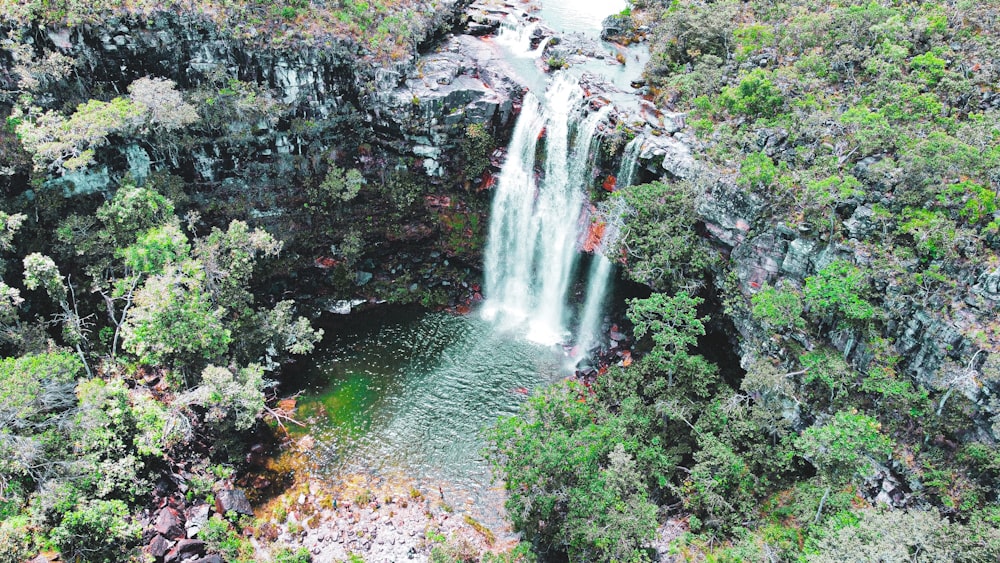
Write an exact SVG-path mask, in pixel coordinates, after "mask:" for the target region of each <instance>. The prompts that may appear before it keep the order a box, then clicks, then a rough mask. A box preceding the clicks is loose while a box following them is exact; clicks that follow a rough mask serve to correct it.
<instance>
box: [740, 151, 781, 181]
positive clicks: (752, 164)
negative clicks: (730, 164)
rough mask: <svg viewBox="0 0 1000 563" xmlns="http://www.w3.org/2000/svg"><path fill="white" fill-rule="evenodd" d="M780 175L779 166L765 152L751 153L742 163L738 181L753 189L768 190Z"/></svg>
mask: <svg viewBox="0 0 1000 563" xmlns="http://www.w3.org/2000/svg"><path fill="white" fill-rule="evenodd" d="M777 176H778V168H777V167H776V166H775V165H774V162H773V161H772V160H771V159H770V158H769V157H768V156H767V154H765V153H763V152H758V153H751V154H748V155H747V157H746V158H745V159H744V160H743V162H742V163H741V164H740V175H739V176H738V177H737V178H736V183H737V184H738V185H740V186H743V187H746V188H749V189H753V190H767V189H768V188H770V187H771V185H772V184H773V183H774V181H775V179H776V178H777Z"/></svg>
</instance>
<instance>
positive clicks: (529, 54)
mask: <svg viewBox="0 0 1000 563" xmlns="http://www.w3.org/2000/svg"><path fill="white" fill-rule="evenodd" d="M537 29H538V24H537V23H529V24H527V25H524V24H522V23H520V22H519V21H517V19H515V18H508V19H505V20H504V21H503V22H501V23H500V33H498V34H497V43H499V44H500V45H503V46H505V47H507V49H508V50H509V51H510V52H511V54H512V55H514V56H515V57H520V58H532V59H534V58H538V57H540V56H541V55H542V52H543V51H545V47H546V46H548V44H549V41H551V40H552V38H551V37H546V38H545V39H542V40H541V42H539V43H538V46H537V47H535V48H534V49H532V48H531V39H532V38H533V37H534V35H535V30H537Z"/></svg>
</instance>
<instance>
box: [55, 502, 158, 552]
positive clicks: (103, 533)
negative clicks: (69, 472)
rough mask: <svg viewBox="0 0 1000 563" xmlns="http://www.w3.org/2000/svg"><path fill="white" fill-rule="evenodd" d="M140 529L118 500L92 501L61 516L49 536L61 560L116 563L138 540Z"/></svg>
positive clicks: (126, 507) (140, 533) (126, 508)
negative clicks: (59, 521) (60, 519)
mask: <svg viewBox="0 0 1000 563" xmlns="http://www.w3.org/2000/svg"><path fill="white" fill-rule="evenodd" d="M141 535H142V529H141V527H140V526H139V524H137V523H135V522H132V521H131V518H130V517H129V510H128V506H126V505H125V503H124V502H122V501H120V500H96V501H92V502H91V503H89V504H87V505H85V506H83V507H81V508H79V509H78V510H74V511H72V512H70V513H68V514H66V516H64V517H63V519H62V522H61V523H60V524H59V525H58V526H56V527H55V528H54V529H53V530H52V532H51V534H49V538H50V539H51V540H52V543H53V544H55V546H56V547H57V548H59V551H60V553H61V554H62V557H63V559H64V560H65V561H69V562H87V563H117V562H120V561H122V560H124V559H126V558H127V557H123V555H126V554H127V553H128V552H129V551H131V550H132V548H133V547H134V546H135V545H136V544H137V543H138V542H139V539H140V537H141Z"/></svg>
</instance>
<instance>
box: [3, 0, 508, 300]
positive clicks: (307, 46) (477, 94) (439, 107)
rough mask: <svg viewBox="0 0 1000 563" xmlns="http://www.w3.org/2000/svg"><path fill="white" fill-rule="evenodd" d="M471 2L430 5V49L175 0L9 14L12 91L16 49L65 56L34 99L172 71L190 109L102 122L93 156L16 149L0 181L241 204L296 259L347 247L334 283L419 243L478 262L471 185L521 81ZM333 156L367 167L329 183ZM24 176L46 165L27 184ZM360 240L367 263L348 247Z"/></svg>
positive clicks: (204, 206)
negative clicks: (172, 120) (281, 24)
mask: <svg viewBox="0 0 1000 563" xmlns="http://www.w3.org/2000/svg"><path fill="white" fill-rule="evenodd" d="M467 4H468V2H466V1H464V0H452V1H448V2H445V3H444V4H443V5H442V6H441V7H439V8H437V11H436V12H435V13H434V15H433V17H431V18H430V22H429V23H428V24H426V25H425V31H424V32H423V33H422V34H421V35H417V36H415V37H414V39H413V49H414V50H415V51H416V50H417V49H419V50H420V51H422V52H423V54H420V55H417V56H409V55H407V56H403V57H401V58H397V59H396V60H394V59H393V58H391V57H390V58H386V57H374V56H372V55H371V54H370V53H368V51H367V50H366V49H363V48H362V47H360V46H359V45H358V44H357V43H355V42H354V41H353V40H349V39H338V40H334V39H330V40H326V41H318V40H317V41H308V42H306V41H302V42H299V43H295V42H293V41H285V42H284V43H283V44H277V42H275V43H273V44H272V43H270V41H269V39H268V38H267V37H265V36H264V34H263V32H256V31H254V30H249V31H246V30H245V33H243V35H242V36H241V37H234V36H233V35H232V34H231V33H230V32H227V31H224V30H222V29H221V28H220V25H218V24H217V23H216V22H214V21H212V20H211V19H209V18H208V17H206V16H204V15H201V14H195V13H190V12H183V11H182V12H174V11H170V12H155V13H152V14H148V15H140V14H133V15H120V16H116V17H109V18H107V19H105V20H103V21H101V22H100V23H90V24H82V25H74V26H46V27H42V26H36V27H31V28H25V27H18V26H17V25H16V24H10V25H11V26H12V27H14V33H15V35H17V34H20V36H21V37H22V39H21V41H20V43H21V44H23V45H26V46H27V48H26V49H24V50H23V52H22V55H21V58H22V59H28V58H30V61H28V62H27V63H26V64H25V61H24V60H21V61H18V60H17V57H10V58H8V59H5V64H4V66H5V70H6V72H5V73H4V75H3V76H2V77H0V80H2V81H3V88H4V90H7V91H8V92H16V91H18V89H19V87H20V86H19V78H23V76H24V75H25V72H24V70H25V67H28V68H29V70H31V71H35V70H37V69H40V68H44V65H43V62H44V61H49V60H62V61H71V63H70V64H69V65H68V67H67V68H68V69H69V71H68V72H66V73H56V74H55V75H51V74H50V75H47V76H45V78H44V79H43V80H41V81H40V82H39V83H38V84H37V85H36V87H35V88H34V90H35V91H34V92H33V99H32V100H31V102H30V103H31V105H32V106H34V107H37V108H39V109H40V110H56V111H60V112H63V113H64V114H69V113H71V112H72V111H73V108H75V107H76V106H77V105H78V104H80V103H83V102H86V101H87V100H89V99H99V100H108V99H111V98H114V97H116V96H127V95H128V89H129V85H130V84H132V83H133V82H135V81H136V80H138V79H140V78H143V77H157V78H164V79H168V80H170V81H173V82H174V83H176V88H177V90H178V91H179V92H180V93H181V94H182V96H183V97H184V100H185V101H187V102H188V103H190V104H191V105H192V106H194V107H195V108H196V109H197V112H198V116H199V119H198V120H197V121H196V122H194V123H193V124H190V125H187V126H185V127H183V128H181V129H178V130H175V131H171V132H162V131H157V132H150V131H130V132H128V133H118V134H112V135H111V136H110V137H109V138H108V139H107V142H105V143H103V144H102V146H99V147H97V148H96V151H95V154H94V158H93V162H92V163H91V164H90V165H89V166H87V167H85V168H83V169H78V170H70V171H64V173H62V174H61V175H56V176H44V175H43V174H41V173H39V172H35V173H34V174H32V173H31V170H30V163H29V162H27V160H26V159H24V158H22V159H21V160H20V162H18V163H16V164H15V165H13V166H5V167H4V172H5V175H4V176H3V177H2V178H0V181H2V182H3V183H5V184H6V186H7V193H8V194H11V195H13V196H14V197H24V196H27V197H28V198H29V199H31V198H34V197H35V196H36V195H39V196H42V195H44V194H43V193H42V192H40V191H39V190H43V191H48V192H49V193H58V192H60V191H61V192H62V193H63V194H64V195H66V196H71V197H76V196H85V197H87V198H89V199H88V200H87V201H99V200H103V199H105V198H108V197H110V194H112V193H113V192H114V190H115V189H117V187H118V186H119V185H120V184H121V183H122V182H123V181H126V180H130V181H134V182H135V183H137V184H140V185H152V186H153V187H154V188H155V189H158V190H160V191H167V192H168V194H169V195H171V196H172V197H173V198H174V199H179V200H182V201H179V202H178V203H179V204H180V208H181V209H182V210H183V208H184V207H189V208H193V209H197V210H198V211H199V213H200V214H201V217H202V219H203V220H205V221H209V222H211V223H224V222H225V221H227V220H229V219H232V218H241V219H249V220H252V221H255V222H257V223H259V224H262V225H263V226H265V227H267V228H268V229H269V230H271V231H272V232H275V233H280V236H281V238H283V239H285V240H286V248H291V249H293V251H295V252H297V253H300V254H302V255H305V256H303V260H301V261H300V262H298V263H297V264H295V265H293V268H305V269H306V270H311V267H312V266H313V260H314V259H315V260H316V261H317V262H316V264H317V265H318V266H319V267H320V270H321V271H320V272H319V274H321V275H324V276H325V275H327V274H330V275H332V274H331V271H332V270H335V269H336V268H335V267H334V266H337V265H345V268H342V269H345V270H346V271H344V272H339V273H338V274H337V275H336V276H335V277H338V278H344V280H339V282H343V283H339V285H341V286H344V287H342V288H341V289H340V290H338V291H337V293H338V294H339V295H341V296H343V297H350V295H348V294H349V293H351V292H352V291H353V290H351V289H350V288H351V287H359V286H361V285H364V284H367V283H368V282H369V281H370V280H371V278H372V274H373V272H374V273H375V274H376V278H377V277H378V276H377V274H378V272H377V271H375V270H377V269H378V268H379V267H381V266H382V265H383V264H382V263H383V262H384V263H386V264H389V263H393V264H392V266H393V267H392V268H388V267H387V268H386V269H387V270H389V269H393V270H398V272H403V271H404V270H410V269H414V268H417V269H419V270H420V274H421V275H422V274H426V273H428V272H425V271H423V270H424V269H426V268H424V266H421V265H420V264H425V263H426V260H427V258H428V253H434V254H435V255H438V256H439V255H442V254H443V255H446V256H452V257H454V256H456V255H458V258H459V259H462V258H465V262H466V263H467V264H468V265H475V264H478V252H479V248H478V245H477V244H475V243H474V241H477V240H478V241H481V239H482V237H483V233H482V229H483V226H484V225H485V221H482V220H481V219H480V218H481V217H482V215H483V213H484V211H485V208H486V206H487V205H488V192H486V191H475V190H474V189H473V188H475V187H478V186H479V185H480V184H481V183H483V182H484V180H483V178H484V176H483V171H484V168H488V166H489V156H490V154H491V152H492V151H493V149H494V148H495V147H496V146H498V145H499V144H500V143H501V142H502V140H503V139H504V137H505V135H506V134H507V132H508V131H509V128H510V127H512V125H513V121H514V118H515V108H516V103H518V102H519V100H520V97H521V95H522V91H523V88H522V86H520V85H518V84H517V83H516V82H515V81H514V80H513V79H512V78H510V77H509V76H508V74H507V73H506V72H505V70H504V69H505V67H504V65H503V64H502V62H501V61H499V60H498V59H497V57H498V55H497V53H496V52H495V51H494V50H493V49H491V48H490V45H489V44H488V43H487V42H484V41H481V40H480V39H478V38H475V37H473V36H471V35H467V34H466V32H467V31H471V32H475V31H476V29H477V26H479V24H475V23H471V24H470V22H469V20H468V16H467V15H466V14H465V12H464V9H465V8H466V6H467ZM470 26H471V27H470ZM255 34H256V36H255V37H254V35H255ZM29 55H30V57H29ZM19 65H20V66H19ZM18 103H23V102H19V101H17V100H15V99H14V97H13V96H10V97H8V104H11V105H15V104H18ZM473 161H475V162H473ZM334 170H342V171H352V172H353V171H357V172H360V174H361V178H362V179H361V180H360V183H361V189H360V190H359V191H356V193H352V194H349V195H342V196H339V195H338V194H336V193H334V194H333V196H332V198H331V197H330V195H331V194H329V193H327V192H325V191H323V189H322V188H320V187H319V186H320V185H321V184H322V182H323V181H324V179H326V178H328V175H330V174H331V171H334ZM470 170H473V171H472V172H470ZM31 176H33V177H34V178H36V179H41V180H42V182H41V183H39V182H37V181H36V182H35V185H34V187H31V185H30V184H29V177H31ZM170 186H173V188H170ZM171 190H173V191H171ZM36 192H38V193H37V194H36ZM77 205H82V206H85V205H87V204H83V203H81V204H77ZM473 216H476V217H473ZM457 239H461V240H457ZM470 241H471V242H470ZM413 243H419V244H413ZM352 245H353V247H354V248H352V249H351V253H352V254H353V255H352V256H345V252H346V251H345V248H346V247H348V246H352ZM400 252H404V254H403V255H402V256H401V257H399V259H398V260H393V259H390V258H388V256H389V255H394V254H398V253H400ZM407 252H408V253H411V254H417V255H419V256H416V255H415V256H409V255H406V253H407ZM317 256H318V257H319V258H316V257H317ZM362 256H363V257H364V258H366V259H367V261H368V263H367V264H365V263H356V262H360V259H361V257H362ZM411 260H415V262H412V263H411ZM438 262H440V260H438ZM397 265H398V268H397V267H395V266H397ZM411 266H412V268H411ZM453 274H454V273H453ZM387 275H388V274H387ZM429 275H430V276H431V277H435V276H439V275H443V274H441V273H440V272H437V273H431V274H429ZM463 276H464V274H461V272H459V274H454V275H450V277H452V278H462V277H463ZM424 277H426V276H424ZM345 280H346V281H345ZM376 281H377V280H376ZM390 281H394V278H393V280H390ZM454 281H456V280H454V279H453V282H454ZM327 282H329V283H327V284H325V285H329V284H330V283H333V285H337V283H334V281H331V280H327ZM407 285H408V286H409V285H410V284H409V283H407ZM454 285H458V284H454ZM468 285H471V284H466V286H468ZM359 291H360V290H359Z"/></svg>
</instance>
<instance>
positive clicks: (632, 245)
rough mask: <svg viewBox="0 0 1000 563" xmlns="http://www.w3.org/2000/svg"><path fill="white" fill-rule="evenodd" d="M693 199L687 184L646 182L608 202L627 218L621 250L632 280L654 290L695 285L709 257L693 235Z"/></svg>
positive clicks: (695, 218)
mask: <svg viewBox="0 0 1000 563" xmlns="http://www.w3.org/2000/svg"><path fill="white" fill-rule="evenodd" d="M694 193H695V186H694V185H693V184H691V183H689V182H678V183H675V184H668V183H664V182H652V183H649V184H641V185H637V186H629V187H627V188H624V189H622V190H620V191H618V192H615V193H614V194H613V195H612V198H613V199H612V200H611V201H612V202H616V201H624V203H625V206H624V208H625V209H624V210H623V211H621V214H622V215H625V216H631V217H630V218H629V220H628V221H627V223H626V224H627V228H626V229H625V231H624V235H623V237H622V244H623V245H624V247H625V249H626V251H627V252H628V264H627V268H628V269H627V271H628V274H629V277H631V278H632V279H633V280H635V281H637V282H639V283H643V284H646V285H649V286H650V287H653V288H654V289H660V290H662V289H666V288H678V287H686V286H690V285H697V284H699V283H701V279H702V278H703V276H704V271H705V270H706V269H707V268H708V266H709V264H710V257H709V254H708V252H707V251H706V249H705V247H704V246H703V243H702V242H701V240H700V237H699V236H698V234H697V233H696V232H695V223H696V222H697V214H696V213H695V205H694ZM611 207H612V208H618V209H621V208H622V206H620V205H615V204H614V203H612V206H611Z"/></svg>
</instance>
